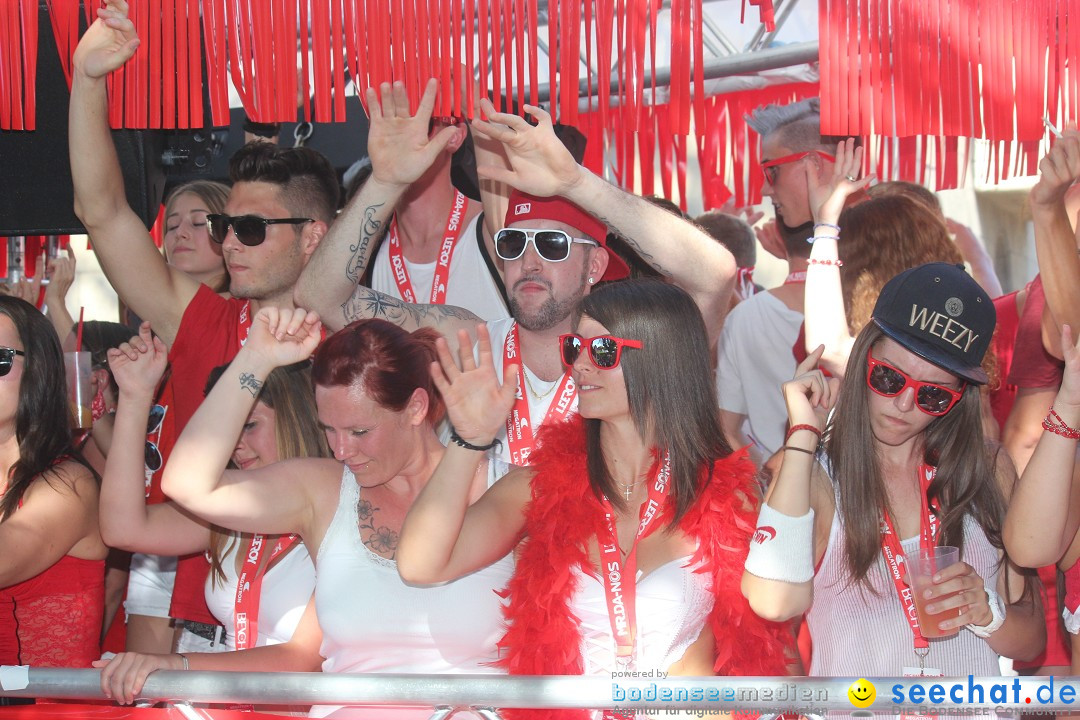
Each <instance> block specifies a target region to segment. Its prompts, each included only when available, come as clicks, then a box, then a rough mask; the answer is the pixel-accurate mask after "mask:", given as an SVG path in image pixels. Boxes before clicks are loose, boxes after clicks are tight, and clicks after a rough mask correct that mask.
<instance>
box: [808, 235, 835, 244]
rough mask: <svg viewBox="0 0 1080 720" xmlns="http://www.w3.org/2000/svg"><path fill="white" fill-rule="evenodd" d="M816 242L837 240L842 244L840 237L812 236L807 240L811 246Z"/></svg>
mask: <svg viewBox="0 0 1080 720" xmlns="http://www.w3.org/2000/svg"><path fill="white" fill-rule="evenodd" d="M815 240H835V241H837V242H840V236H839V235H817V236H812V237H808V238H806V242H808V243H810V244H811V245H813V244H814V241H815Z"/></svg>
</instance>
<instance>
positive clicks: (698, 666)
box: [398, 280, 785, 717]
mask: <svg viewBox="0 0 1080 720" xmlns="http://www.w3.org/2000/svg"><path fill="white" fill-rule="evenodd" d="M479 337H480V340H479V356H478V361H474V359H473V357H472V355H471V353H469V352H468V351H465V352H463V353H462V357H461V358H460V368H459V366H458V364H456V363H455V362H454V360H453V359H452V358H451V357H450V355H449V350H448V348H447V345H446V344H445V342H444V341H440V343H439V348H440V360H441V367H442V370H441V371H439V372H436V373H435V380H436V384H437V386H438V387H439V390H440V391H441V392H442V394H443V397H444V398H445V399H446V404H447V410H448V413H449V417H450V420H451V421H452V423H453V426H454V433H453V435H452V436H451V438H452V440H453V444H451V445H450V446H449V448H448V450H447V453H446V455H445V457H444V459H443V463H442V464H441V465H440V466H439V469H438V470H437V471H436V474H435V476H434V477H433V478H432V479H431V481H430V482H429V483H428V485H427V487H426V488H425V489H424V491H423V492H422V493H421V495H420V497H419V498H417V500H416V502H415V503H414V504H413V507H412V509H411V510H410V512H409V517H408V519H407V521H406V525H405V528H404V531H403V533H402V538H401V544H400V546H399V552H398V570H399V571H400V572H401V574H402V577H404V578H405V579H406V581H408V582H415V583H436V582H443V581H446V580H450V579H453V578H456V577H460V576H462V575H466V574H468V573H471V572H474V571H475V570H476V569H477V568H480V567H483V566H485V565H486V564H487V563H489V562H491V561H492V560H493V559H494V558H497V557H500V556H501V555H503V554H505V553H506V552H508V551H509V550H510V549H512V548H513V547H514V546H515V545H516V544H517V543H518V541H519V540H521V538H522V536H524V537H525V541H524V543H523V545H522V546H521V548H520V549H519V551H518V554H517V563H516V569H515V572H514V577H513V579H512V580H511V582H510V586H509V607H508V609H507V617H508V619H509V621H510V625H509V628H508V630H507V632H506V635H505V637H504V638H503V639H502V641H501V642H500V647H501V648H503V650H504V654H503V656H502V658H501V663H502V664H503V665H504V666H505V667H506V668H507V669H508V670H509V671H510V672H511V673H515V674H530V675H532V674H545V675H560V674H590V675H599V674H607V673H610V672H612V671H619V670H633V671H638V672H641V673H648V672H649V671H654V672H658V673H674V674H684V675H711V674H714V673H719V674H754V675H773V674H781V673H783V672H784V670H785V662H784V656H783V649H784V645H783V642H782V639H781V638H782V637H783V635H784V632H783V629H782V628H780V627H778V626H774V625H771V624H769V623H765V622H762V621H761V620H759V619H758V618H756V617H754V615H753V613H752V612H751V611H750V609H749V607H748V606H747V605H746V603H745V602H744V601H743V600H742V598H740V597H739V594H738V577H739V570H740V568H741V562H742V560H743V558H744V557H745V553H746V549H747V547H748V545H749V542H750V533H749V528H750V523H751V522H752V518H753V513H754V509H755V508H756V506H757V502H758V496H757V490H756V485H755V483H754V479H753V467H752V465H751V464H750V462H749V461H748V460H747V459H746V456H745V453H734V454H733V453H732V452H731V449H730V448H729V447H728V446H727V444H726V442H725V441H724V439H723V438H724V436H723V433H722V432H721V429H720V420H719V410H718V408H717V404H716V399H715V394H714V391H713V386H712V378H711V369H710V364H709V348H708V341H707V339H706V333H705V326H704V323H703V321H702V319H701V314H700V312H699V311H698V309H697V306H696V305H695V304H694V301H693V300H692V299H691V298H690V296H689V295H687V294H686V293H685V292H684V291H682V290H680V289H678V288H676V287H674V286H672V285H668V284H665V283H663V282H660V281H654V280H649V281H633V282H623V283H615V284H612V285H610V286H608V287H604V288H602V289H600V290H597V291H595V292H593V293H590V294H589V295H587V296H586V297H585V298H584V299H583V300H582V301H581V305H580V308H579V311H578V315H577V320H576V322H575V333H574V334H570V335H564V336H563V337H562V338H561V339H560V344H561V351H562V357H563V362H564V363H565V364H567V365H568V366H571V367H572V373H573V378H574V382H575V384H576V386H577V388H578V393H579V395H578V397H579V406H578V407H579V413H580V415H579V416H576V417H574V418H572V419H570V420H568V421H567V422H565V423H557V424H554V425H547V424H545V425H544V427H543V428H542V429H541V431H540V436H539V448H538V449H537V450H536V452H534V453H533V455H532V456H531V457H530V462H531V466H530V467H528V468H518V469H515V470H513V471H512V472H510V473H508V474H507V475H506V476H505V477H504V478H503V479H502V480H500V481H499V482H498V483H497V484H496V485H495V486H494V487H493V488H492V489H491V490H489V491H488V492H487V493H486V494H485V495H484V496H483V497H482V498H481V499H480V500H479V501H477V502H476V503H475V504H473V505H472V506H469V503H468V487H469V479H470V478H471V477H472V476H473V474H474V473H475V471H476V467H477V464H478V462H479V461H480V460H481V459H482V458H483V454H482V453H481V452H479V451H480V450H483V449H484V448H486V447H488V446H489V445H491V444H492V438H494V437H495V435H496V434H497V432H498V430H499V428H500V427H501V426H502V425H503V424H504V423H505V418H506V415H507V413H508V412H509V411H510V407H511V405H512V402H513V400H514V391H515V390H514V388H515V386H514V382H513V378H514V377H516V375H515V374H514V373H515V372H516V368H514V367H509V368H504V370H505V378H504V381H503V384H502V385H501V386H500V384H499V379H498V378H497V377H496V375H495V371H494V368H493V365H492V361H491V347H490V341H489V339H488V337H487V334H486V333H485V332H483V331H482V329H481V331H480V336H479ZM461 345H462V347H468V343H466V342H464V338H463V339H462V343H461ZM614 585H618V586H619V589H617V590H615V589H613V587H614ZM660 676H662V675H660ZM568 715H569V716H574V715H580V713H568ZM545 716H546V717H547V716H550V713H547V714H545Z"/></svg>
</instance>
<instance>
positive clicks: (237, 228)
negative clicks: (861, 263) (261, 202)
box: [206, 213, 315, 247]
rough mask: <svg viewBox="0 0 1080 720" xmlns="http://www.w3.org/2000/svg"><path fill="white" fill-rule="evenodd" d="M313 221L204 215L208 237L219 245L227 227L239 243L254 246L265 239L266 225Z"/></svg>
mask: <svg viewBox="0 0 1080 720" xmlns="http://www.w3.org/2000/svg"><path fill="white" fill-rule="evenodd" d="M309 222H315V220H314V219H312V218H264V217H259V216H258V215H221V214H218V213H212V214H210V215H207V216H206V227H207V229H208V230H209V231H210V239H211V240H213V241H214V242H216V243H217V244H218V245H221V244H222V243H223V242H225V236H227V235H228V234H229V228H230V227H231V228H232V230H233V234H234V235H236V239H237V240H239V241H240V244H241V245H247V246H248V247H255V246H256V245H261V244H262V242H263V241H264V240H266V226H267V225H303V224H304V223H309Z"/></svg>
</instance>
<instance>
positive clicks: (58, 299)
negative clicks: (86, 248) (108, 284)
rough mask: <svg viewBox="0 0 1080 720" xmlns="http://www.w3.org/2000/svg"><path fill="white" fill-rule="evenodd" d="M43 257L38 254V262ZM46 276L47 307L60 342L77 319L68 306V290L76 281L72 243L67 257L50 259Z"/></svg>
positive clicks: (65, 337)
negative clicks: (47, 282)
mask: <svg viewBox="0 0 1080 720" xmlns="http://www.w3.org/2000/svg"><path fill="white" fill-rule="evenodd" d="M41 257H42V256H40V255H39V256H38V258H39V260H38V262H41V259H40V258H41ZM45 276H46V277H47V278H48V279H49V284H48V285H46V286H45V307H46V310H47V311H48V313H47V314H48V317H49V321H50V322H51V323H52V325H53V328H55V330H56V334H57V336H58V337H59V338H60V342H64V340H66V339H67V336H68V334H69V333H70V332H71V328H73V327H74V326H75V320H74V319H73V318H72V317H71V313H70V312H69V311H68V308H67V294H68V290H70V289H71V284H72V283H73V282H75V252H74V251H73V250H72V249H71V246H70V245H69V246H68V247H67V257H58V258H54V259H52V260H50V261H49V263H48V265H47V266H46V267H45Z"/></svg>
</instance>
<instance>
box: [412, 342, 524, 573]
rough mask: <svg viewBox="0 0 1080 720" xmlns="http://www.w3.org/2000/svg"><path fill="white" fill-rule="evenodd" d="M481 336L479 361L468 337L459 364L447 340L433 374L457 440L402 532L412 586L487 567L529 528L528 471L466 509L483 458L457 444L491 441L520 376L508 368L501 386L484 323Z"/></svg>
mask: <svg viewBox="0 0 1080 720" xmlns="http://www.w3.org/2000/svg"><path fill="white" fill-rule="evenodd" d="M477 336H478V341H477V346H478V353H477V354H478V359H477V360H475V361H474V359H473V354H472V352H471V351H470V350H469V349H468V346H467V345H466V338H465V337H462V338H461V339H460V340H459V345H461V347H462V349H461V350H460V351H459V353H458V355H459V360H460V367H459V365H458V364H457V363H455V362H454V359H453V356H452V355H451V354H450V349H449V346H448V345H447V344H446V341H445V340H442V339H440V340H439V341H438V344H437V348H438V352H439V362H438V363H432V370H431V371H432V377H433V379H434V380H435V386H436V387H437V388H438V389H439V393H440V394H441V395H442V397H443V400H444V401H445V402H446V412H447V416H448V417H449V419H450V422H451V423H452V424H453V427H454V431H453V432H454V433H455V435H452V436H451V439H452V440H453V442H451V443H450V445H449V446H448V447H447V449H446V453H445V454H444V455H443V458H442V461H441V462H440V463H439V466H438V467H437V468H436V469H435V473H434V474H433V475H432V476H431V479H430V480H428V482H427V484H426V485H425V486H424V489H423V490H422V491H421V492H420V494H419V496H417V498H416V500H414V501H413V504H412V507H411V508H410V509H409V514H408V515H407V516H406V517H405V523H404V525H403V526H402V529H401V536H400V538H399V541H398V549H397V555H396V557H395V560H396V561H397V567H398V572H399V573H400V574H401V577H402V579H403V580H405V582H407V583H415V584H428V583H437V582H445V581H448V580H453V579H456V578H459V577H461V576H462V575H467V574H468V573H470V572H473V571H475V570H478V569H480V568H482V567H485V566H487V565H490V564H491V563H493V562H495V561H496V560H498V559H499V558H501V557H503V556H504V555H506V553H508V552H509V551H510V550H511V549H512V548H513V546H514V544H515V543H516V542H517V541H518V540H519V539H520V536H521V531H522V529H523V527H524V524H525V517H524V514H523V510H524V508H525V505H526V503H527V502H528V501H529V497H530V495H529V492H530V491H529V479H530V478H531V473H530V472H529V471H528V470H525V469H516V470H512V471H511V472H510V473H508V474H507V475H505V476H504V477H502V478H500V479H499V481H498V482H496V483H495V484H494V485H493V486H492V487H491V488H489V489H488V491H487V492H485V493H484V494H483V496H481V497H480V499H479V500H477V501H476V502H475V503H473V504H472V505H471V506H470V505H469V487H470V484H471V483H472V479H473V478H474V477H475V475H476V472H477V469H478V467H479V466H480V462H481V461H482V460H483V459H484V457H485V456H484V453H483V452H482V451H479V450H476V449H469V448H468V447H466V446H465V445H462V444H460V443H459V442H458V441H459V440H460V441H463V442H464V443H465V444H467V445H471V446H473V447H474V448H475V447H484V446H487V445H489V444H490V443H491V442H492V440H493V439H494V437H495V436H496V435H497V434H498V433H499V429H500V428H501V427H502V424H503V423H504V422H505V418H506V415H507V413H509V412H510V408H511V407H512V406H513V402H514V393H515V390H516V388H517V384H516V382H515V379H516V378H517V371H518V367H517V365H510V366H508V367H507V368H505V369H504V373H503V375H504V377H503V379H502V382H501V383H500V382H499V377H498V376H497V375H496V373H495V366H494V363H493V362H492V355H491V338H490V337H489V336H488V333H487V328H486V327H485V326H483V325H481V326H479V327H478V328H477ZM455 438H456V439H455Z"/></svg>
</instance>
